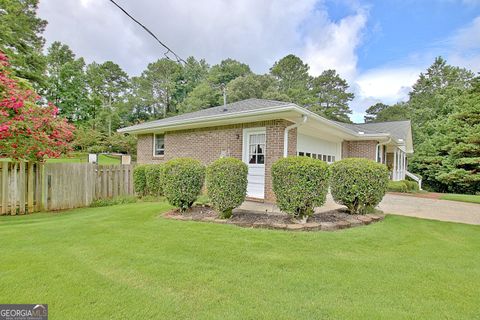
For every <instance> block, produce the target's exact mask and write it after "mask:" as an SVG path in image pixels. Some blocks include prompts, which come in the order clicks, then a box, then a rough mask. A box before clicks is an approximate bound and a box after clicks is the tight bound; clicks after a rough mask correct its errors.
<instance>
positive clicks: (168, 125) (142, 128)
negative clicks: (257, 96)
mask: <svg viewBox="0 0 480 320" xmlns="http://www.w3.org/2000/svg"><path fill="white" fill-rule="evenodd" d="M290 110H293V109H292V105H285V106H275V107H270V108H264V109H260V110H248V111H241V112H235V113H230V114H224V115H218V114H216V115H212V116H205V117H200V118H193V119H185V120H176V121H175V120H174V121H170V122H165V123H163V124H160V125H158V124H156V123H154V122H152V123H151V124H149V123H146V124H145V125H136V126H131V127H126V128H121V129H118V130H117V131H118V132H122V133H133V134H141V133H150V132H153V131H156V130H159V129H161V130H162V131H167V130H168V129H172V130H173V129H175V128H176V127H178V126H186V125H189V124H197V123H202V122H208V121H221V120H228V119H234V118H239V117H242V116H257V115H264V114H269V113H272V111H275V112H283V111H290ZM137 126H138V129H137V128H135V127H137Z"/></svg>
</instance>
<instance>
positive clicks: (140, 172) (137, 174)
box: [133, 164, 148, 197]
mask: <svg viewBox="0 0 480 320" xmlns="http://www.w3.org/2000/svg"><path fill="white" fill-rule="evenodd" d="M147 166H148V165H145V164H142V165H138V166H135V168H133V187H134V189H135V193H136V194H137V195H138V196H140V197H143V196H145V195H147V179H146V176H145V170H146V169H147Z"/></svg>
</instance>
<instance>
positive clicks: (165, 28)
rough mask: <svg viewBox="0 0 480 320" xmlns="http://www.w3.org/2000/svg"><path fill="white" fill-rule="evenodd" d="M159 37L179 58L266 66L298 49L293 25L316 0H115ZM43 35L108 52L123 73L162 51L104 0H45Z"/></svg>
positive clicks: (86, 52) (97, 53)
mask: <svg viewBox="0 0 480 320" xmlns="http://www.w3.org/2000/svg"><path fill="white" fill-rule="evenodd" d="M117 1H118V3H119V4H120V5H122V6H123V7H125V8H126V9H127V11H129V12H130V13H131V14H132V15H133V16H134V17H137V18H138V19H139V20H140V21H142V22H143V23H144V24H145V25H146V26H147V27H149V28H150V29H151V30H152V31H153V32H154V33H155V34H156V35H157V36H158V37H159V38H160V39H161V40H162V41H163V42H165V43H166V44H167V45H168V46H169V47H170V48H172V49H173V50H174V51H176V52H177V53H178V54H179V55H180V56H182V57H183V58H186V57H188V56H190V55H193V56H195V57H197V58H206V59H207V61H208V62H210V63H212V64H214V63H218V62H219V61H220V60H222V59H225V58H227V57H231V58H235V59H238V60H240V61H243V62H246V63H248V64H250V65H251V66H252V68H253V70H254V71H256V72H266V71H267V70H268V67H269V66H271V65H272V64H273V62H274V61H275V60H276V59H278V58H281V57H283V56H284V55H286V54H288V53H292V52H293V53H296V54H299V53H300V50H301V48H302V47H303V45H302V36H303V34H302V32H301V30H300V28H299V26H300V25H302V24H303V23H305V21H306V20H307V19H309V17H310V16H311V12H313V11H314V7H315V5H316V2H317V1H316V0H304V1H295V2H292V1H289V0H277V1H274V0H243V1H224V0H205V1H188V0H164V1H148V0H137V1H126V0H117ZM39 15H40V16H41V17H42V18H45V19H47V20H48V22H49V24H48V26H47V29H46V32H45V36H46V38H47V40H48V42H52V41H55V40H59V41H62V42H64V43H66V44H68V45H69V46H71V47H72V48H73V50H74V51H75V52H76V53H77V54H78V55H80V56H84V57H85V58H86V59H87V61H92V60H99V61H104V60H113V61H115V62H117V63H119V64H120V65H121V66H122V67H123V68H125V69H126V70H127V71H128V72H129V73H130V74H138V73H139V72H141V71H142V70H143V68H145V66H146V64H148V63H149V62H152V61H154V60H156V59H158V58H162V57H163V53H164V52H165V50H164V49H163V48H161V47H160V46H159V45H158V44H157V43H156V42H155V41H154V39H153V38H151V37H150V36H149V35H148V34H147V33H146V32H145V31H144V30H143V29H141V28H140V27H139V26H137V25H136V24H134V23H133V21H131V20H129V19H128V18H127V17H126V16H125V15H124V14H123V13H122V12H121V11H120V10H118V9H117V8H116V7H114V6H113V5H112V4H111V3H110V2H109V1H91V0H82V1H78V0H44V1H41V2H40V10H39Z"/></svg>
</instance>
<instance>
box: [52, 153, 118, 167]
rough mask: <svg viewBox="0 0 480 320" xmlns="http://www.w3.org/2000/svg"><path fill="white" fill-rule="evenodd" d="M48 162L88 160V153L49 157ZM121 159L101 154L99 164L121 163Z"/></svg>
mask: <svg viewBox="0 0 480 320" xmlns="http://www.w3.org/2000/svg"><path fill="white" fill-rule="evenodd" d="M47 162H48V163H80V162H88V154H76V155H75V156H73V157H63V158H55V159H48V160H47ZM120 162H121V160H120V158H119V157H114V156H109V155H106V154H100V155H99V156H98V164H102V165H112V164H120Z"/></svg>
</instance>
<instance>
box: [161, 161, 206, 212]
mask: <svg viewBox="0 0 480 320" xmlns="http://www.w3.org/2000/svg"><path fill="white" fill-rule="evenodd" d="M162 177H163V178H162V181H163V193H164V195H165V197H166V198H167V200H168V202H169V203H170V204H171V205H173V206H175V207H178V208H179V209H180V211H181V212H184V211H185V210H187V209H188V208H190V207H191V206H192V204H193V203H194V202H195V200H196V199H197V197H198V195H199V194H200V191H201V190H202V186H203V180H204V178H205V167H204V166H203V165H202V164H201V163H200V161H198V160H194V159H190V158H178V159H173V160H169V161H167V162H166V163H165V164H164V168H163V175H162Z"/></svg>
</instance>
